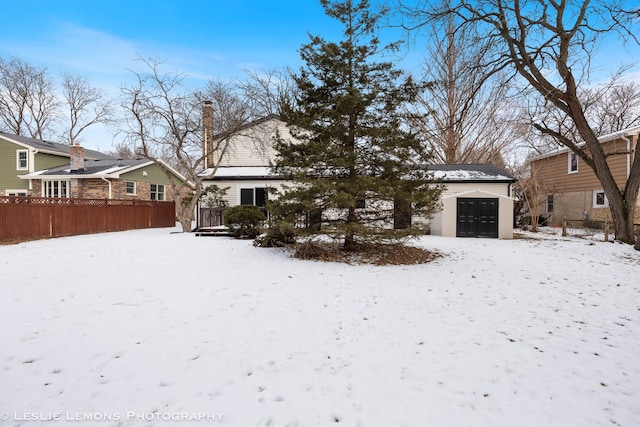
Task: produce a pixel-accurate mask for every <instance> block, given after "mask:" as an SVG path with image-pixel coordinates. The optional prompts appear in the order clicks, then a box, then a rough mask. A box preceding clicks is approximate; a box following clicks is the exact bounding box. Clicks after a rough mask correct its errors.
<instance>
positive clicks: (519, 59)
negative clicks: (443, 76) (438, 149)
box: [405, 0, 640, 248]
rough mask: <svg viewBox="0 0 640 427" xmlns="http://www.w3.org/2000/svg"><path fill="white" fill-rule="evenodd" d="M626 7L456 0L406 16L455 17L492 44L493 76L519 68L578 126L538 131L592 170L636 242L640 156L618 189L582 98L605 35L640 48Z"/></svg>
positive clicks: (618, 227) (603, 0) (609, 0)
mask: <svg viewBox="0 0 640 427" xmlns="http://www.w3.org/2000/svg"><path fill="white" fill-rule="evenodd" d="M625 3H628V4H630V3H631V2H625V0H599V1H598V0H594V1H590V0H582V1H580V0H554V1H548V0H520V1H513V0H455V1H454V2H453V4H452V5H447V7H445V8H442V7H439V8H436V6H433V7H434V9H430V8H426V7H424V6H425V4H424V3H420V6H418V7H415V5H414V6H407V7H406V8H405V11H407V12H409V15H407V16H409V17H410V18H415V21H414V23H415V26H414V28H417V27H420V26H421V25H424V23H426V22H429V21H430V20H431V19H434V18H441V17H442V16H449V15H454V16H455V17H456V19H457V20H459V21H460V22H461V27H468V28H472V29H473V30H474V31H476V32H477V34H478V35H479V36H480V37H481V39H483V40H486V41H488V42H490V43H491V45H492V46H493V48H494V49H493V50H492V51H488V52H487V54H486V55H485V60H484V61H483V64H482V67H483V70H484V72H485V73H486V74H488V75H490V74H493V73H498V72H502V71H504V70H510V71H513V72H514V74H515V75H516V76H518V77H519V78H520V79H521V80H522V81H523V83H524V84H526V85H527V86H528V87H530V88H532V89H533V90H534V91H535V93H536V94H537V96H539V97H540V98H541V99H542V100H543V101H544V102H545V105H546V106H547V107H548V108H549V109H552V110H558V111H559V112H560V113H561V114H564V115H565V116H566V119H567V120H568V122H567V123H571V124H572V125H571V126H566V127H558V126H557V124H558V122H556V121H554V122H546V121H544V120H536V121H535V123H534V126H535V128H536V129H537V130H538V131H539V132H540V133H541V134H543V135H548V136H551V137H553V138H554V139H555V140H556V141H558V143H560V144H562V145H564V146H566V147H568V148H569V149H570V150H572V151H573V152H574V153H576V154H577V155H578V156H579V157H580V158H581V159H582V160H583V161H584V162H585V164H587V165H588V166H589V167H590V168H591V169H592V170H593V172H594V174H595V175H596V177H597V178H598V180H599V181H600V183H601V184H602V188H603V190H604V192H605V194H606V196H607V199H608V200H609V207H610V209H611V214H612V218H613V222H614V227H615V233H616V239H617V240H619V241H622V242H625V243H633V242H634V231H633V220H634V210H635V207H636V203H637V199H638V187H639V186H640V156H635V158H634V161H633V164H632V165H631V170H630V173H629V175H628V178H627V182H626V185H625V186H624V188H619V187H618V184H617V183H616V181H615V179H614V177H613V175H612V173H611V170H610V168H609V165H608V163H607V155H606V154H605V152H604V150H603V148H602V146H601V145H600V143H599V141H598V135H597V134H596V131H595V130H594V126H593V124H592V121H590V119H589V117H588V116H587V115H586V114H585V108H584V104H583V102H582V100H581V98H580V88H581V87H584V85H586V84H588V82H589V78H590V66H591V59H592V55H593V53H594V49H595V47H596V46H597V44H598V43H599V42H600V41H601V39H602V37H604V36H605V35H606V34H610V33H611V32H617V34H618V35H619V36H620V38H621V39H622V40H623V41H627V42H628V41H631V42H633V43H638V39H637V38H636V37H635V34H637V28H636V27H637V25H638V21H637V15H638V10H637V9H634V10H630V9H625V8H624V7H625ZM630 7H631V6H630ZM633 7H636V6H635V5H634V6H633ZM432 10H436V12H433V11H432ZM551 70H553V73H551V72H550V71H551ZM567 128H568V129H570V128H575V130H576V132H577V135H579V139H577V138H575V136H574V135H573V134H570V133H569V134H567V133H565V129H567ZM583 144H584V146H583ZM585 147H586V149H584V148H585ZM639 240H640V238H639ZM637 248H640V245H637Z"/></svg>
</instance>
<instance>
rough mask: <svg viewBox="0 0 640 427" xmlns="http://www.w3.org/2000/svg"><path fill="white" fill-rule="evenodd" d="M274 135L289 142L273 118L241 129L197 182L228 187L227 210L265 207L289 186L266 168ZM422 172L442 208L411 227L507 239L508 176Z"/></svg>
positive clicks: (480, 171) (445, 169)
mask: <svg viewBox="0 0 640 427" xmlns="http://www.w3.org/2000/svg"><path fill="white" fill-rule="evenodd" d="M276 134H279V135H281V136H282V137H284V138H291V134H290V132H289V129H288V128H287V126H286V125H285V123H284V122H282V121H281V120H280V119H279V118H278V117H277V116H268V117H265V118H264V119H261V120H258V121H256V122H253V123H251V124H249V125H247V126H246V127H245V128H243V129H242V132H240V133H239V134H238V135H236V136H234V137H233V138H231V140H230V141H229V144H228V145H227V148H226V149H225V150H218V151H215V152H214V153H213V156H210V157H209V158H208V163H209V165H213V164H215V163H216V162H217V163H218V165H219V166H218V167H217V168H213V167H211V168H208V169H206V170H205V171H204V172H203V173H202V174H203V175H204V177H205V178H204V181H203V184H204V185H205V186H208V185H214V184H215V185H217V186H218V187H220V188H228V191H227V194H226V197H225V199H226V201H227V202H228V204H229V206H236V205H244V204H249V205H256V206H260V207H264V206H266V201H267V196H266V195H267V194H268V192H269V190H270V189H271V188H275V189H280V188H282V186H283V185H285V184H291V182H288V181H286V180H285V179H283V177H281V176H276V175H274V174H272V173H271V170H270V162H271V160H272V159H274V158H275V156H276V152H275V150H274V148H273V146H274V145H273V143H274V137H275V135H276ZM214 142H219V140H217V141H216V140H214ZM205 150H206V148H205ZM427 168H428V169H429V170H431V171H433V173H434V174H435V175H436V177H437V178H440V179H442V180H443V183H444V184H445V185H446V191H445V192H444V194H443V197H442V210H441V211H440V212H438V213H437V214H436V215H435V216H434V218H432V219H426V218H418V217H413V218H411V223H413V224H416V225H420V226H421V227H425V226H427V227H428V226H430V228H431V233H432V234H438V235H442V236H450V237H456V236H457V237H494V238H501V239H510V238H512V237H513V199H512V197H511V185H512V184H513V183H514V182H515V179H514V178H513V177H511V176H510V175H509V174H507V173H506V172H504V171H502V170H500V169H498V168H495V167H493V166H490V165H430V166H428V167H427ZM371 203H374V201H371ZM390 226H393V225H392V224H391V225H390Z"/></svg>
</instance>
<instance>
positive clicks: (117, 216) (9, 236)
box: [0, 196, 176, 243]
mask: <svg viewBox="0 0 640 427" xmlns="http://www.w3.org/2000/svg"><path fill="white" fill-rule="evenodd" d="M175 220H176V210H175V204H174V202H156V201H144V200H114V199H67V198H48V197H5V196H3V197H0V242H2V243H6V242H21V241H26V240H33V239H45V238H49V237H62V236H74V235H78V234H91V233H104V232H108V231H124V230H133V229H139V228H158V227H173V226H174V225H175Z"/></svg>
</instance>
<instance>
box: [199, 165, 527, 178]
mask: <svg viewBox="0 0 640 427" xmlns="http://www.w3.org/2000/svg"><path fill="white" fill-rule="evenodd" d="M426 168H428V169H429V170H430V171H431V172H432V173H433V175H434V176H435V178H437V179H442V180H443V181H444V182H457V181H492V182H496V181H505V182H513V181H515V179H514V178H513V177H512V176H510V175H509V174H508V173H506V172H505V171H503V170H502V169H499V168H497V167H495V166H492V165H468V164H467V165H428V166H426ZM201 175H202V176H208V177H209V178H210V179H225V178H226V179H248V178H270V179H277V178H280V177H279V176H278V175H274V174H273V173H271V168H270V167H268V166H228V167H226V166H225V167H219V168H218V169H217V170H216V171H215V175H213V169H212V168H210V169H206V170H204V171H203V172H202V174H201Z"/></svg>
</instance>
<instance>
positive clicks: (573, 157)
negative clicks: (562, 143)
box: [569, 152, 578, 173]
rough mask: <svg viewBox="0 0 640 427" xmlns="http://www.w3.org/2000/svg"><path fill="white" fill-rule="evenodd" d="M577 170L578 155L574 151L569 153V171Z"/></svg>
mask: <svg viewBox="0 0 640 427" xmlns="http://www.w3.org/2000/svg"><path fill="white" fill-rule="evenodd" d="M576 172H578V155H577V154H576V153H574V152H570V153H569V173H576Z"/></svg>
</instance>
